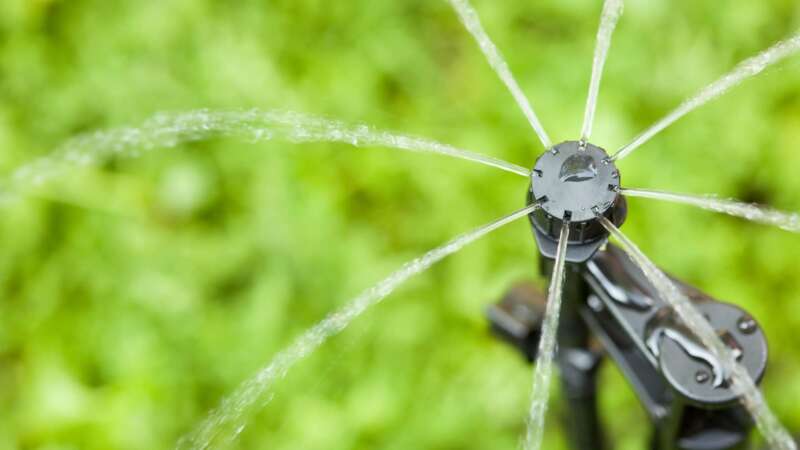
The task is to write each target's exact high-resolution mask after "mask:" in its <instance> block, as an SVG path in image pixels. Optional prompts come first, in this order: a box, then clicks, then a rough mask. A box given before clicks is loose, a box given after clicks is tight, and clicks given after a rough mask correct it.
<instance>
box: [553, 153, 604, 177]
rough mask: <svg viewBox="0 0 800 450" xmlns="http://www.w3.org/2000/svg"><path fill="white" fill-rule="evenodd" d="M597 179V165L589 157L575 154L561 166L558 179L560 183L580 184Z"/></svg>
mask: <svg viewBox="0 0 800 450" xmlns="http://www.w3.org/2000/svg"><path fill="white" fill-rule="evenodd" d="M596 177H597V165H596V164H595V162H594V158H592V157H591V156H589V155H586V154H582V153H576V154H574V155H572V156H570V157H569V158H567V160H566V161H564V164H562V165H561V170H560V171H559V173H558V178H559V180H561V182H562V183H566V182H581V181H587V180H591V179H594V178H596Z"/></svg>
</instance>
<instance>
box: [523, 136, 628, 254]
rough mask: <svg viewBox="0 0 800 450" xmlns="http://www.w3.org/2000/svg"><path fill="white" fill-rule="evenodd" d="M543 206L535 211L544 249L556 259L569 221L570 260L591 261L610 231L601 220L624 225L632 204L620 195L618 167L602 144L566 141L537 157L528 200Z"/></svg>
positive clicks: (534, 221)
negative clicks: (563, 228) (566, 222)
mask: <svg viewBox="0 0 800 450" xmlns="http://www.w3.org/2000/svg"><path fill="white" fill-rule="evenodd" d="M532 203H539V204H540V205H541V208H539V209H537V210H536V211H534V212H532V213H531V214H530V221H531V225H532V226H533V231H534V236H535V237H536V242H537V244H538V246H539V251H540V252H541V254H542V255H543V256H544V257H546V258H555V253H556V246H557V243H558V236H559V230H560V229H561V224H562V222H563V221H564V220H567V221H569V228H570V230H569V231H570V233H569V242H568V244H567V254H566V260H567V261H569V262H573V263H582V262H585V261H587V260H588V259H589V258H591V257H592V255H594V253H595V252H596V251H597V250H598V249H599V248H600V247H601V246H602V245H603V244H604V243H605V242H606V239H607V238H608V232H607V231H606V229H605V228H604V227H603V225H602V224H601V223H600V221H599V220H598V217H599V216H603V217H606V218H607V219H608V220H610V221H611V222H613V223H614V224H615V225H617V226H620V225H622V222H623V221H624V220H625V215H626V212H627V206H626V202H625V197H623V196H622V195H621V194H620V175H619V170H617V167H616V166H615V165H614V163H613V162H612V161H611V160H610V159H609V157H608V154H607V153H606V152H605V150H603V149H602V148H600V147H597V146H595V145H592V144H589V143H586V142H579V141H566V142H562V143H560V144H558V145H556V146H554V147H553V148H552V149H550V150H548V151H547V152H545V153H543V154H542V155H541V156H540V157H539V159H537V160H536V165H535V166H534V168H533V171H532V172H531V187H530V189H529V190H528V204H532Z"/></svg>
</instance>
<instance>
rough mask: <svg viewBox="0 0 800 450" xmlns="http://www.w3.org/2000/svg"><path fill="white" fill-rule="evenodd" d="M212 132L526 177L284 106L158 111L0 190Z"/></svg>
mask: <svg viewBox="0 0 800 450" xmlns="http://www.w3.org/2000/svg"><path fill="white" fill-rule="evenodd" d="M215 137H234V138H242V139H246V140H248V141H252V142H261V141H269V140H285V141H289V142H296V143H302V142H337V143H344V144H349V145H354V146H358V147H373V146H379V147H389V148H393V149H399V150H406V151H411V152H422V153H436V154H440V155H445V156H450V157H453V158H459V159H464V160H467V161H471V162H475V163H479V164H484V165H487V166H491V167H495V168H498V169H501V170H505V171H507V172H511V173H515V174H517V175H521V176H524V177H527V176H528V175H529V174H530V170H529V169H526V168H524V167H521V166H518V165H516V164H511V163H509V162H506V161H503V160H500V159H497V158H493V157H490V156H485V155H481V154H478V153H474V152H470V151H467V150H462V149H459V148H456V147H453V146H451V145H446V144H441V143H438V142H435V141H433V140H430V139H424V138H420V137H414V136H408V135H404V134H397V133H391V132H388V131H382V130H378V129H376V128H373V127H370V126H368V125H364V124H347V123H344V122H341V121H338V120H331V119H326V118H323V117H317V116H311V115H306V114H301V113H297V112H288V111H262V110H257V109H250V110H220V111H212V110H205V109H203V110H196V111H189V112H184V113H175V114H166V113H164V114H159V115H157V116H155V117H154V118H152V119H150V120H148V121H146V122H144V123H143V124H142V125H140V126H136V127H121V128H115V129H111V130H105V131H98V132H95V133H91V134H86V135H83V136H79V137H77V138H73V139H71V140H69V141H67V142H66V143H65V144H64V145H62V146H61V147H59V148H58V149H57V150H56V151H55V152H53V153H51V154H50V155H47V156H44V157H41V158H39V159H37V160H35V161H33V162H31V163H28V164H25V165H23V166H22V167H20V168H18V169H17V170H15V171H14V172H13V174H12V176H11V180H10V181H8V182H6V184H5V186H4V187H5V188H6V189H5V190H6V191H8V190H20V189H22V190H24V188H25V187H28V186H31V185H39V184H41V183H44V182H46V181H47V180H49V179H51V178H53V177H56V176H59V175H60V174H62V173H63V172H65V171H67V170H68V169H69V168H70V166H72V165H78V166H91V165H97V164H99V163H102V162H103V161H106V160H108V159H109V158H112V157H128V158H130V157H137V156H140V155H141V154H143V153H145V152H149V151H153V150H156V149H162V148H169V147H174V146H176V145H179V144H181V143H186V142H192V141H200V140H205V139H210V138H215Z"/></svg>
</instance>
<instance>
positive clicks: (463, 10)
mask: <svg viewBox="0 0 800 450" xmlns="http://www.w3.org/2000/svg"><path fill="white" fill-rule="evenodd" d="M449 1H450V4H451V5H452V6H453V8H454V9H455V10H456V12H457V13H458V16H459V17H460V18H461V22H462V23H463V24H464V26H465V27H466V28H467V31H469V33H470V34H471V35H472V37H474V38H475V40H476V41H477V42H478V46H480V48H481V51H482V52H483V55H484V56H485V57H486V59H487V61H489V65H490V66H492V69H494V71H495V72H496V73H497V75H498V76H499V77H500V80H502V82H503V83H504V84H505V85H506V87H507V88H508V90H509V91H511V95H512V96H513V97H514V100H516V102H517V104H518V105H519V107H520V109H522V113H523V114H525V117H526V118H527V119H528V123H530V125H531V127H532V128H533V131H534V132H536V135H537V136H539V140H540V141H542V145H544V148H545V149H549V148H550V147H552V146H553V143H552V142H551V141H550V137H549V136H547V132H545V131H544V127H542V124H541V122H539V117H538V116H536V113H535V112H534V111H533V107H532V106H531V104H530V102H529V101H528V98H527V97H525V94H523V93H522V88H520V87H519V83H517V80H516V79H515V78H514V75H512V74H511V69H509V68H508V63H506V61H505V59H504V58H503V56H502V55H501V54H500V50H498V49H497V46H495V45H494V43H493V42H492V40H491V39H490V38H489V35H488V34H486V31H485V30H484V29H483V26H482V25H481V21H480V19H479V18H478V13H477V11H475V8H473V7H472V5H470V3H469V1H468V0H449Z"/></svg>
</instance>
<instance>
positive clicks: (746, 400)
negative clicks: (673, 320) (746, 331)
mask: <svg viewBox="0 0 800 450" xmlns="http://www.w3.org/2000/svg"><path fill="white" fill-rule="evenodd" d="M599 220H600V221H601V222H602V224H603V226H604V227H605V228H606V229H607V230H608V232H609V233H611V235H612V236H614V237H615V238H616V239H617V240H618V241H619V242H620V243H621V244H622V248H623V249H624V250H625V251H626V252H627V253H628V255H629V256H630V257H631V259H632V260H633V261H634V262H636V264H637V265H638V266H639V268H640V269H641V270H642V273H644V275H645V276H646V277H647V279H648V281H650V283H651V284H652V285H653V287H655V289H656V291H657V292H658V293H659V295H660V296H661V298H662V299H663V300H664V301H665V302H667V304H669V305H670V306H671V307H672V308H673V310H675V312H676V313H677V314H678V317H680V318H681V320H682V321H683V323H684V324H685V325H686V326H687V327H688V328H689V329H690V330H692V332H693V333H694V334H695V335H696V336H697V337H698V338H699V339H700V341H701V342H702V343H703V345H705V346H706V348H708V350H709V351H711V352H712V353H713V354H714V356H715V357H716V358H717V360H718V361H720V363H721V364H722V366H723V368H724V369H725V372H726V373H727V374H728V376H729V377H730V382H731V387H732V389H733V390H734V392H735V393H736V394H737V396H739V399H740V401H741V403H742V405H744V407H745V409H747V411H748V412H749V413H750V415H751V416H752V417H753V420H754V421H755V423H756V426H757V427H758V429H759V431H760V432H761V434H762V435H763V436H764V438H765V439H766V441H767V442H768V444H769V446H770V448H772V449H773V450H797V445H796V444H795V442H794V440H793V439H792V437H791V435H790V434H789V432H788V431H787V430H786V429H785V428H784V427H783V425H781V423H780V422H779V421H778V419H777V418H776V417H775V415H774V414H773V413H772V411H770V409H769V407H768V406H767V404H766V402H765V401H764V397H763V396H762V395H761V391H759V390H758V387H757V386H756V384H755V382H754V381H753V379H752V378H751V377H750V374H749V373H747V370H746V369H745V368H744V367H742V365H741V364H739V363H738V362H736V358H735V357H734V355H733V353H732V352H731V350H730V349H729V348H728V347H727V346H726V345H725V344H724V343H723V342H722V340H721V339H720V338H719V336H718V335H717V333H716V331H715V330H714V329H713V328H712V327H711V325H710V324H709V323H708V321H707V320H706V319H705V318H704V317H703V315H702V313H700V312H699V311H698V310H697V308H695V307H694V305H692V303H691V301H689V299H688V298H687V297H686V296H685V295H684V294H683V293H682V292H681V291H680V290H679V289H678V287H677V286H675V284H674V283H673V282H672V281H671V280H670V279H669V278H668V277H667V276H666V275H665V274H664V273H663V272H662V271H661V270H659V269H658V267H656V265H655V264H653V262H652V261H650V260H649V259H648V258H647V256H645V255H644V253H642V251H641V250H639V248H638V247H637V246H636V244H634V243H633V242H632V241H631V240H630V239H628V237H627V236H625V235H624V234H622V232H621V231H620V230H619V229H618V228H617V227H616V226H614V224H613V223H611V222H610V221H609V220H608V219H606V218H604V217H599Z"/></svg>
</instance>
